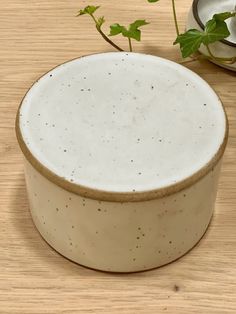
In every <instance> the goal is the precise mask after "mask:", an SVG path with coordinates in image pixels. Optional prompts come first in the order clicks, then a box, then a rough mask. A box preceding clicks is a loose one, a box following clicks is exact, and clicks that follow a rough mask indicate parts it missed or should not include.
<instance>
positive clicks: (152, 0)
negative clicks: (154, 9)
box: [148, 0, 159, 3]
mask: <svg viewBox="0 0 236 314" xmlns="http://www.w3.org/2000/svg"><path fill="white" fill-rule="evenodd" d="M158 1H159V0H148V2H150V3H152V2H158Z"/></svg>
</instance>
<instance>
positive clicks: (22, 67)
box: [0, 0, 236, 314]
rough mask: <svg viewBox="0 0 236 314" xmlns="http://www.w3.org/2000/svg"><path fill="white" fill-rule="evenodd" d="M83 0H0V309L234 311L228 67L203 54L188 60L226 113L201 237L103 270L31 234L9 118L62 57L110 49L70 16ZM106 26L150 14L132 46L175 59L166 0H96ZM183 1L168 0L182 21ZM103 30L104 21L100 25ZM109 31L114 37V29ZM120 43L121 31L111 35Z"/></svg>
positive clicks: (235, 175) (233, 144)
mask: <svg viewBox="0 0 236 314" xmlns="http://www.w3.org/2000/svg"><path fill="white" fill-rule="evenodd" d="M89 3H90V4H91V3H93V2H91V1H89V0H88V1H86V2H85V1H75V0H67V1H64V0H50V1H48V0H40V1H39V0H37V1H36V0H31V1H27V0H10V1H9V0H1V10H0V43H1V44H0V45H1V47H0V106H1V110H0V119H1V124H0V135H1V137H0V188H1V193H0V208H1V215H0V313H1V314H8V313H11V314H13V313H15V314H21V313H22V314H28V313H34V314H41V313H42V314H43V313H50V314H52V313H56V314H58V313H63V314H74V313H84V314H86V313H104V314H111V313H112V314H113V313H114V314H115V313H117V314H118V313H123V314H149V313H155V314H156V313H158V314H159V313H175V314H191V313H203V314H205V313H206V314H218V313H219V314H222V313H232V314H233V313H234V314H235V313H236V227H235V225H236V210H235V206H236V162H235V156H236V102H235V99H236V80H235V78H236V75H235V73H231V72H230V71H226V70H223V69H221V68H219V67H217V66H215V65H213V64H210V63H208V62H206V61H205V62H201V63H199V62H195V63H191V64H188V67H189V68H190V69H192V70H193V71H195V72H197V73H198V74H200V75H201V76H202V77H203V78H204V79H205V80H206V81H207V82H208V83H209V84H210V85H211V86H212V87H213V88H214V89H215V90H216V92H217V93H218V94H219V96H220V97H221V99H222V101H223V103H224V105H225V107H226V111H227V114H228V117H229V123H230V138H229V143H228V147H227V150H226V154H225V158H224V163H223V169H222V175H221V179H220V185H219V193H218V197H217V204H216V209H215V214H214V217H213V220H212V223H211V226H210V228H209V230H208V232H207V233H206V235H205V236H204V238H203V239H202V241H201V242H200V243H199V244H198V245H197V246H196V247H195V248H194V249H193V250H192V251H191V252H190V253H189V254H188V255H186V256H185V257H183V258H182V259H180V260H178V261H177V262H175V263H172V264H170V265H168V266H166V267H162V268H159V269H157V270H153V271H150V272H145V273H139V274H133V275H112V274H105V273H100V272H96V271H92V270H88V269H85V268H82V267H80V266H77V265H75V264H73V263H71V262H69V261H67V260H66V259H64V258H63V257H61V256H59V255H58V254H57V253H56V252H54V251H53V250H52V249H51V248H50V247H49V246H48V245H47V244H46V243H45V242H44V241H43V240H42V239H41V237H40V236H39V234H38V232H37V231H36V229H35V227H34V225H33V223H32V220H31V218H30V214H29V207H28V202H27V196H26V191H25V183H24V177H23V165H22V155H21V152H20V150H19V148H18V145H17V142H16V138H15V132H14V120H15V114H16V110H17V107H18V105H19V103H20V100H21V98H22V97H23V95H24V93H25V92H26V90H27V89H28V88H29V86H30V85H31V84H32V82H33V81H34V80H35V79H36V78H37V77H38V76H40V75H42V74H43V73H44V72H45V71H47V70H49V69H50V68H52V67H54V66H56V65H57V64H59V63H62V62H64V61H66V60H68V59H72V58H75V57H77V56H80V55H84V54H91V53H93V52H101V51H112V48H111V47H109V46H108V45H107V43H105V42H104V41H103V40H102V39H101V38H100V37H99V34H97V33H96V31H95V29H94V27H93V25H92V23H91V21H90V20H89V18H87V17H81V18H80V19H78V18H75V13H76V12H77V9H78V8H79V7H83V6H85V4H89ZM94 3H95V4H101V5H102V8H101V9H100V11H101V14H102V15H103V14H104V15H105V16H106V18H107V25H109V23H113V22H120V23H124V24H128V23H129V22H131V20H134V19H136V18H146V19H147V20H148V21H150V22H151V25H148V26H146V27H145V28H144V32H143V41H142V42H141V43H135V51H139V52H145V53H152V54H155V55H158V56H162V57H166V58H169V59H171V60H175V61H178V60H180V56H179V52H178V48H177V47H173V46H172V42H173V40H174V38H175V29H174V24H173V22H172V17H171V1H170V0H166V1H164V0H163V1H160V2H159V3H158V4H148V3H147V1H146V0H135V1H134V0H130V1H124V0H122V1H119V2H118V1H115V0H113V1H105V0H100V1H99V2H94ZM190 5H191V1H189V0H178V1H177V7H178V16H179V20H180V27H181V29H184V25H185V21H186V16H187V12H188V9H189V7H190ZM105 30H106V27H105ZM117 39H118V38H117ZM118 42H119V44H120V45H122V47H127V43H126V41H125V40H124V39H121V38H120V39H118Z"/></svg>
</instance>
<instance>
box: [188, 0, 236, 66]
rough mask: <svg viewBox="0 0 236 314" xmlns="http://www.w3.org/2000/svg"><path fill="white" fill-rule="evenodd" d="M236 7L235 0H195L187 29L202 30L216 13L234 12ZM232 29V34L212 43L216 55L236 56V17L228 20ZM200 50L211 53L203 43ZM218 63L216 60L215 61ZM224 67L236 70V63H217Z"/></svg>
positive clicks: (211, 46) (206, 53)
mask: <svg viewBox="0 0 236 314" xmlns="http://www.w3.org/2000/svg"><path fill="white" fill-rule="evenodd" d="M235 9H236V3H235V1H234V0H210V1H206V0H194V1H193V5H192V7H191V9H190V11H189V15H188V21H187V29H192V28H194V29H198V30H202V29H203V28H204V25H205V23H206V22H207V21H208V20H210V19H211V18H212V17H213V15H214V14H216V13H222V12H232V11H234V10H235ZM226 23H227V25H228V28H229V30H230V36H229V37H228V38H227V39H226V40H223V41H219V42H216V43H214V44H211V45H210V48H211V51H212V53H213V54H214V56H216V57H222V58H223V57H225V58H232V57H235V56H236V17H235V18H231V19H229V20H226ZM199 51H200V52H201V53H203V54H205V55H207V56H208V55H209V54H208V52H207V49H206V48H205V46H204V45H202V46H201V47H200V49H199ZM214 63H216V62H214ZM216 64H218V65H220V66H222V67H224V68H227V69H229V70H232V71H236V63H233V64H225V65H223V64H221V63H216Z"/></svg>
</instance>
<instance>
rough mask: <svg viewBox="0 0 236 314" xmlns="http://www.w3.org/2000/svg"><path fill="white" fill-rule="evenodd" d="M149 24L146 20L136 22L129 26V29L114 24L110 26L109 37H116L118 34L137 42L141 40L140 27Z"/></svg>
mask: <svg viewBox="0 0 236 314" xmlns="http://www.w3.org/2000/svg"><path fill="white" fill-rule="evenodd" d="M147 24H149V23H148V22H146V21H145V20H136V21H135V22H133V23H132V24H130V25H129V28H128V29H127V28H126V27H125V26H123V25H120V24H118V23H115V24H112V25H111V26H110V34H109V36H115V35H118V34H122V35H123V36H124V37H128V38H133V39H135V40H137V41H140V40H141V31H140V29H139V27H141V26H144V25H147Z"/></svg>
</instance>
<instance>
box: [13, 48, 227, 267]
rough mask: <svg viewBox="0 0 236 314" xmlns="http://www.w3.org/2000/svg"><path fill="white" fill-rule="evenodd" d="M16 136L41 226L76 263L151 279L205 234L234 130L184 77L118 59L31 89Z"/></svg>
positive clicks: (66, 71) (75, 65)
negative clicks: (137, 273)
mask: <svg viewBox="0 0 236 314" xmlns="http://www.w3.org/2000/svg"><path fill="white" fill-rule="evenodd" d="M16 132H17V137H18V141H19V144H20V147H21V149H22V151H23V153H24V155H25V160H26V161H25V176H26V183H27V190H28V196H29V202H30V209H31V213H32V217H33V220H34V222H35V225H36V227H37V228H38V230H39V232H40V233H41V234H42V236H43V237H44V239H45V240H46V241H47V242H48V243H49V244H50V245H51V246H52V247H53V248H55V249H56V250H57V251H58V252H60V253H61V254H62V255H64V256H66V257H67V258H69V259H70V260H73V261H75V262H77V263H79V264H81V265H84V266H87V267H90V268H94V269H99V270H103V271H113V272H133V271H142V270H147V269H151V268H155V267H158V266H161V265H164V264H166V263H169V262H171V261H173V260H176V259H177V258H179V257H180V256H182V255H183V254H185V253H186V252H187V251H189V250H190V249H191V248H192V247H193V246H194V245H195V244H196V243H197V242H198V241H199V239H200V238H201V237H202V236H203V234H204V232H205V231H206V228H207V226H208V224H209V222H210V219H211V216H212V213H213V208H214V203H215V198H216V192H217V182H218V176H219V172H220V164H221V159H222V156H223V153H224V149H225V146H226V142H227V136H228V124H227V119H226V116H225V112H224V109H223V107H222V104H221V102H220V100H219V98H218V97H217V95H216V94H215V92H214V91H213V90H212V89H211V88H210V86H209V85H208V84H207V83H206V82H205V81H204V80H203V79H201V78H200V77H199V76H198V75H196V74H195V73H193V72H191V71H190V70H188V69H186V68H185V67H183V66H181V65H179V64H176V63H174V62H171V61H168V60H165V59H162V58H158V57H154V56H150V55H142V54H136V53H118V52H117V53H103V54H97V55H91V56H87V57H82V58H79V59H75V60H72V61H69V62H67V63H65V64H62V65H60V66H58V67H56V68H55V69H53V70H52V71H50V72H48V73H47V74H45V75H44V76H43V77H41V78H40V79H39V80H38V81H37V82H36V83H35V84H34V85H33V86H32V87H31V89H30V90H29V91H28V93H27V94H26V96H25V97H24V99H23V101H22V103H21V106H20V108H19V111H18V115H17V119H16Z"/></svg>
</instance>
